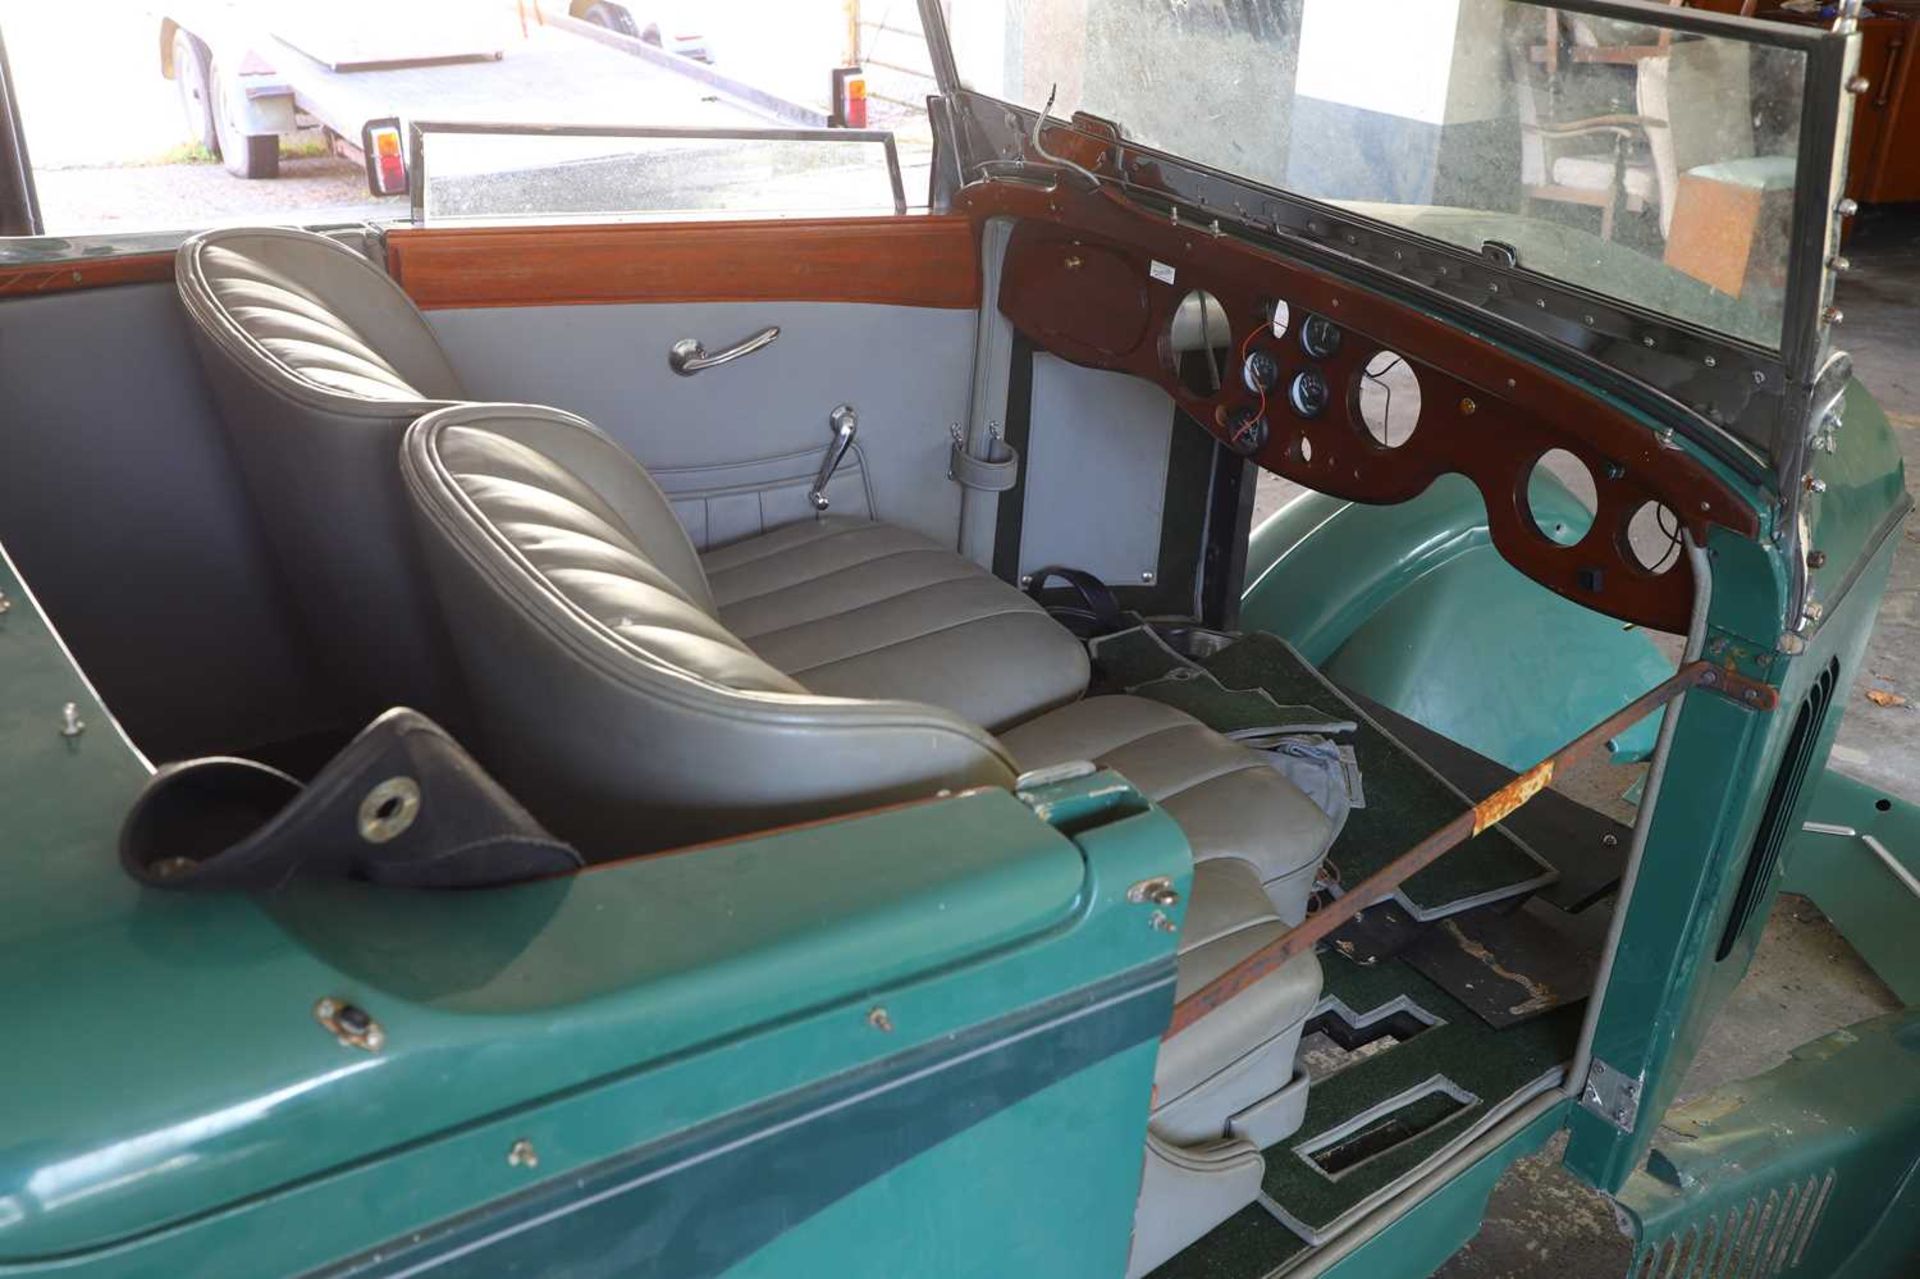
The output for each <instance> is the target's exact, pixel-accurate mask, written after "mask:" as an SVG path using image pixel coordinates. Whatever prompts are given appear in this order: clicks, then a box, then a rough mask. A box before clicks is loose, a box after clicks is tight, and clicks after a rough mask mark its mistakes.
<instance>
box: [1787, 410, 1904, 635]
mask: <svg viewBox="0 0 1920 1279" xmlns="http://www.w3.org/2000/svg"><path fill="white" fill-rule="evenodd" d="M1843 407H1844V412H1843V415H1842V418H1843V421H1844V422H1845V425H1844V426H1843V427H1841V429H1840V430H1839V431H1838V432H1836V433H1835V435H1834V440H1835V444H1836V447H1835V449H1834V451H1833V452H1831V453H1824V452H1816V453H1815V454H1814V455H1813V473H1814V476H1815V477H1816V478H1817V479H1818V480H1819V481H1820V482H1821V483H1823V484H1825V485H1826V491H1825V492H1824V493H1809V494H1807V495H1806V502H1807V506H1808V522H1807V523H1808V543H1807V545H1808V546H1809V547H1810V548H1811V549H1813V550H1816V551H1818V552H1819V553H1820V555H1821V557H1822V558H1823V562H1822V563H1821V564H1820V566H1819V567H1818V568H1815V569H1813V570H1812V579H1813V595H1814V599H1815V600H1816V601H1819V602H1821V603H1822V604H1823V605H1825V606H1828V607H1831V605H1832V603H1833V600H1834V597H1835V596H1836V595H1837V594H1839V593H1841V592H1842V591H1844V590H1846V589H1847V588H1848V585H1849V583H1850V582H1851V580H1852V579H1853V578H1854V576H1855V575H1857V574H1858V573H1859V572H1861V571H1862V570H1863V569H1864V568H1865V566H1866V562H1867V561H1868V560H1870V559H1871V558H1872V556H1873V554H1874V552H1875V551H1876V550H1878V546H1877V545H1876V542H1877V539H1879V538H1881V537H1884V536H1886V534H1887V528H1888V522H1889V521H1890V520H1897V519H1899V518H1900V516H1901V515H1902V514H1904V513H1905V512H1906V511H1907V510H1908V509H1910V507H1911V505H1912V501H1911V499H1910V498H1909V497H1908V496H1907V491H1906V468H1905V463H1904V461H1903V460H1902V457H1901V453H1900V441H1899V440H1898V439H1896V438H1895V436H1894V433H1893V424H1892V423H1890V422H1889V421H1888V420H1887V415H1886V413H1885V411H1884V410H1882V409H1881V407H1880V405H1879V404H1878V403H1877V402H1876V401H1875V400H1874V398H1873V396H1871V395H1869V394H1868V393H1867V390H1866V388H1865V387H1863V386H1862V385H1861V384H1860V382H1859V381H1858V380H1857V379H1856V380H1855V381H1853V382H1850V383H1848V385H1847V394H1846V400H1845V402H1844V406H1843ZM1896 536H1897V533H1896Z"/></svg>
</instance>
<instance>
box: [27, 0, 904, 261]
mask: <svg viewBox="0 0 1920 1279" xmlns="http://www.w3.org/2000/svg"><path fill="white" fill-rule="evenodd" d="M0 31H4V33H5V36H6V41H7V51H8V56H9V58H10V60H11V63H12V68H13V74H14V80H15V87H16V89H17V92H18V97H19V101H20V109H21V115H22V120H23V123H24V126H25V132H26V137H27V144H28V149H29V152H30V156H31V159H32V161H33V166H34V177H35V184H36V186H37V189H38V194H39V200H40V208H41V215H42V221H43V224H44V225H45V227H46V230H47V232H48V233H49V234H51V235H84V234H93V233H112V232H139V231H166V230H174V231H178V230H191V229H195V228H198V227H204V226H210V225H216V224H220V223H234V222H262V221H268V222H271V221H280V222H290V223H315V222H330V221H358V220H363V219H369V220H379V221H385V220H396V219H404V218H406V217H407V216H408V214H409V203H410V201H409V197H408V196H406V195H396V196H378V195H375V194H373V193H372V192H371V191H370V190H369V187H368V183H367V180H366V174H365V168H364V165H363V162H362V160H361V157H360V156H359V154H358V146H359V143H360V141H361V136H362V134H361V130H362V126H363V125H365V124H366V123H367V122H368V121H370V120H378V119H382V118H398V119H400V120H402V121H406V122H412V121H450V122H460V123H488V124H540V125H589V124H590V125H596V126H614V127H617V128H633V127H681V128H685V127H699V128H713V127H724V128H734V129H738V128H752V129H767V128H805V129H824V128H827V127H829V125H830V124H831V123H838V121H835V120H833V119H832V118H831V117H833V116H834V113H835V107H836V103H835V101H834V100H833V99H834V81H833V72H834V71H835V70H836V69H838V68H843V67H847V66H859V67H861V68H862V69H863V72H864V83H865V85H866V89H867V93H866V96H865V97H864V99H862V100H861V101H862V103H863V110H864V114H865V117H866V118H865V120H864V121H861V120H859V119H857V118H855V117H852V116H849V117H848V119H847V123H851V124H855V125H862V126H864V127H866V128H870V129H875V130H885V131H890V132H893V133H895V134H896V136H897V138H898V141H899V150H900V156H901V161H902V166H903V169H904V172H905V176H906V182H907V188H906V189H907V201H908V204H909V205H910V206H917V205H924V204H925V202H926V196H927V180H928V172H929V157H930V154H931V135H930V133H929V130H928V126H927V120H926V108H925V100H926V95H927V94H928V93H929V92H931V91H932V88H933V81H932V78H931V65H930V60H929V58H928V56H927V52H926V45H925V40H924V38H923V37H922V36H921V34H920V31H919V20H918V15H917V10H916V8H915V6H914V4H913V3H912V0H900V2H899V3H897V4H886V5H874V4H872V3H866V4H857V3H856V4H851V5H850V4H849V3H848V2H847V0H669V2H667V3H650V2H648V0H630V2H626V3H615V2H611V0H591V2H587V0H192V3H189V4H182V5H176V6H173V7H168V6H162V5H145V4H135V3H130V2H128V0H109V2H108V3H106V4H68V3H50V2H49V0H0ZM496 141H498V142H500V143H501V145H502V146H503V148H505V149H504V150H503V151H502V152H501V154H500V155H498V156H497V157H495V158H493V159H491V160H489V159H487V158H485V157H483V156H480V155H478V154H476V151H475V146H473V145H470V146H467V147H464V148H463V149H462V152H461V154H460V155H459V156H458V157H457V161H458V167H459V168H460V169H461V170H463V171H464V172H465V173H466V174H467V175H468V176H469V177H472V176H475V175H477V174H479V173H480V172H482V171H487V172H490V173H492V174H494V175H496V177H497V176H498V175H501V174H506V173H510V172H512V171H513V170H514V168H515V166H516V165H522V167H523V168H524V169H525V172H526V174H527V175H528V176H529V180H530V181H532V180H533V175H534V174H536V173H537V175H538V181H537V183H536V184H535V186H536V189H533V190H528V191H525V192H523V193H521V195H520V196H519V197H518V198H517V200H506V199H503V198H501V196H502V193H501V189H500V188H501V186H502V182H501V181H499V180H496V181H494V182H493V183H492V188H493V191H492V195H491V197H490V198H491V199H492V200H493V202H494V204H495V207H496V208H498V209H499V211H500V212H501V213H503V214H504V213H506V212H508V211H509V210H513V211H517V212H521V213H524V214H526V215H529V216H531V215H535V214H543V213H556V214H566V213H569V212H575V211H579V210H580V209H582V208H583V207H585V206H586V205H587V204H596V205H597V207H600V208H607V209H611V208H613V207H614V206H616V205H619V204H620V203H621V202H620V201H611V202H609V201H608V200H606V199H604V198H602V199H599V200H598V201H592V200H589V199H588V198H587V197H586V196H584V195H582V196H574V195H570V194H568V193H566V192H564V191H561V190H560V189H559V188H560V184H562V183H564V182H566V181H570V180H574V179H579V180H581V181H588V182H593V181H597V182H600V183H601V186H602V194H603V196H604V187H605V185H606V182H607V181H608V177H607V173H606V172H605V170H606V169H607V167H608V166H606V165H601V166H599V168H598V171H596V167H595V166H594V165H592V164H579V165H574V166H572V167H567V166H565V165H561V166H559V167H555V166H554V165H553V164H552V163H550V162H551V161H552V160H553V159H554V157H555V154H556V153H554V152H551V151H550V152H549V153H548V154H547V156H546V157H544V158H539V159H536V160H535V161H534V162H533V163H532V164H531V165H530V166H525V165H523V164H522V162H523V161H525V159H526V154H527V153H526V152H525V151H524V150H515V149H513V148H512V147H507V146H506V141H505V140H504V139H496ZM476 145H477V144H476ZM776 149H777V148H776V147H775V145H774V144H771V143H769V144H765V145H763V146H761V147H759V148H757V149H756V150H755V151H754V154H753V158H752V160H751V163H753V164H757V165H758V166H759V167H758V170H757V173H758V177H759V179H760V180H762V181H763V187H762V189H761V191H760V192H759V195H760V196H761V197H762V198H760V199H759V200H758V201H757V202H754V201H749V200H747V198H746V195H745V192H744V190H743V189H742V184H740V183H736V184H735V189H733V190H731V191H729V192H726V193H722V194H719V195H716V194H715V192H714V191H713V190H708V191H706V192H705V193H704V194H703V195H701V198H698V199H694V198H691V195H692V194H698V193H690V196H689V198H688V199H685V200H682V201H680V202H678V203H675V202H671V201H666V202H663V201H661V200H659V199H658V198H657V188H650V189H647V194H646V197H645V199H644V200H641V201H639V202H637V203H636V202H634V201H628V202H626V203H627V205H628V207H644V208H652V209H659V210H668V211H678V212H687V213H697V212H706V211H709V210H713V209H718V210H741V211H747V210H749V209H750V211H753V212H759V213H789V212H792V213H838V212H843V211H848V210H851V209H853V208H855V207H857V208H858V210H859V211H860V212H871V211H873V210H874V209H875V208H876V207H878V208H880V209H884V210H886V211H891V210H892V208H893V201H892V196H891V191H890V188H889V187H887V186H886V185H885V184H884V183H883V184H882V187H881V192H882V196H883V198H882V199H881V200H879V201H878V202H877V204H876V201H875V200H874V198H873V196H872V193H871V190H870V187H871V183H870V182H868V181H867V179H868V178H869V177H870V173H869V170H870V169H871V168H872V167H873V166H874V165H875V163H876V154H877V151H878V148H871V147H869V148H851V147H850V148H847V149H846V150H845V151H841V150H839V149H835V148H827V147H820V146H808V145H806V144H797V151H796V154H795V155H794V156H793V157H791V158H786V157H780V156H777V155H775V154H773V152H774V151H775V150H776ZM675 150H678V151H680V152H682V153H683V154H684V155H686V156H687V157H688V158H689V159H691V158H692V153H691V149H690V148H685V147H681V148H674V147H661V148H657V149H656V151H657V152H658V153H660V154H661V155H663V156H664V154H665V153H667V152H672V151H675ZM634 152H635V149H634V148H632V147H628V148H627V149H626V154H628V155H629V156H632V155H633V154H634ZM748 152H749V149H747V148H736V149H735V150H734V151H733V152H731V153H729V155H728V156H727V157H725V159H724V163H725V164H726V165H727V166H729V167H730V169H731V171H732V172H733V173H734V174H735V175H736V176H738V175H740V174H742V173H744V172H746V171H747V168H746V166H747V165H748V164H749V159H748ZM612 154H613V153H603V155H602V157H601V158H602V159H606V158H608V157H609V156H611V155H612ZM828 156H830V157H831V159H830V160H829V159H825V158H823V157H828ZM442 158H444V159H446V160H447V163H448V164H453V163H454V159H455V158H452V157H442ZM573 158H575V159H578V158H581V157H578V156H576V157H573ZM716 158H717V157H716ZM847 165H853V166H858V167H859V170H860V172H859V175H858V176H859V177H860V178H861V180H862V187H861V194H859V195H858V197H857V198H856V197H854V196H851V195H849V194H848V193H847V192H846V191H844V190H841V189H840V188H838V187H835V188H834V189H833V190H832V191H830V192H828V194H826V195H822V194H821V189H820V185H819V183H807V182H803V181H801V180H800V178H799V176H798V175H803V174H807V173H813V174H815V175H816V176H817V175H819V174H821V173H822V172H824V171H825V170H826V169H828V168H831V167H835V166H847ZM230 170H232V172H230ZM680 172H681V173H682V175H683V176H684V174H685V172H686V169H685V166H684V165H683V166H681V170H680ZM708 185H709V186H710V187H711V186H715V185H724V184H708ZM468 195H469V196H470V197H471V196H474V191H473V190H472V189H471V187H470V189H469V191H468ZM786 196H792V197H794V198H796V199H798V200H799V203H797V204H794V205H783V204H782V203H781V198H782V197H786Z"/></svg>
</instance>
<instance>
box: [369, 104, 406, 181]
mask: <svg viewBox="0 0 1920 1279" xmlns="http://www.w3.org/2000/svg"><path fill="white" fill-rule="evenodd" d="M360 149H361V151H362V152H364V153H365V156H366V162H367V189H368V190H370V191H372V192H373V193H374V194H375V195H405V194H406V193H407V153H406V148H405V144H404V142H403V140H402V138H401V135H400V121H399V120H397V119H393V118H391V117H389V118H388V119H385V120H369V121H367V122H366V124H365V125H363V126H362V127H361V130H360Z"/></svg>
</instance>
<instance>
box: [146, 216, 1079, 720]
mask: <svg viewBox="0 0 1920 1279" xmlns="http://www.w3.org/2000/svg"><path fill="white" fill-rule="evenodd" d="M176 278H177V280H178V284H179V290H180V296H181V300H182V302H183V304H184V305H185V307H186V311H187V314H188V316H189V317H190V318H191V319H192V320H193V329H194V333H195V338H196V343H197V345H198V347H199V349H200V352H201V355H202V360H203V363H204V364H205V366H206V368H207V371H208V374H209V376H210V379H211V381H212V384H213V389H214V392H215V396H216V399H217V401H218V404H219V407H220V411H221V417H222V419H223V420H224V422H225V425H226V427H227V430H228V434H229V436H230V438H231V439H232V441H233V446H234V450H235V453H236V454H237V456H238V459H239V462H240V465H241V468H242V471H243V473H244V474H245V476H246V480H247V484H248V487H249V489H250V490H251V491H252V493H253V495H254V498H255V502H256V506H257V508H258V510H259V513H260V517H261V519H262V521H263V522H264V524H265V526H266V532H267V535H268V538H269V541H270V542H271V543H272V545H273V548H274V550H275V552H276V558H277V559H278V561H279V564H280V567H281V571H282V574H283V576H284V577H285V578H286V579H287V580H288V581H289V583H290V584H291V586H292V587H293V591H292V596H293V602H294V606H295V608H296V609H297V610H298V613H299V615H300V618H301V621H302V623H303V626H304V629H305V631H306V633H307V636H308V638H309V640H310V642H311V645H312V647H313V648H314V650H315V652H316V655H317V656H318V657H319V658H320V659H321V660H322V661H323V662H324V663H325V664H326V665H327V666H328V667H329V668H330V670H331V673H332V675H333V677H334V680H335V682H336V684H337V685H338V686H339V687H340V689H341V691H342V692H343V693H344V694H345V695H346V696H347V697H348V698H349V699H351V700H352V701H353V702H354V703H355V704H354V705H350V706H343V707H342V713H343V714H345V715H347V716H349V717H352V716H354V715H357V714H364V713H371V712H372V711H376V710H383V709H385V708H386V707H387V706H389V705H392V704H395V703H406V704H409V705H413V706H417V707H420V708H422V709H425V710H428V711H431V712H433V713H436V714H441V715H447V716H451V717H453V718H455V719H459V718H461V715H460V708H461V706H462V699H461V696H460V694H459V691H458V689H457V688H455V687H454V686H453V685H452V684H450V682H449V681H448V679H447V670H448V667H449V665H450V664H449V663H448V662H447V660H446V657H445V655H446V651H447V650H446V647H445V640H444V637H443V635H442V634H441V631H440V627H439V624H438V623H437V621H436V620H435V619H434V617H433V615H432V612H431V610H430V609H428V608H426V607H425V603H424V601H425V598H426V592H425V591H424V590H423V589H422V583H421V580H420V576H419V572H418V569H417V566H416V561H415V556H414V553H413V550H412V544H411V539H410V536H409V535H408V534H407V531H406V528H405V515H404V503H403V501H402V500H401V498H400V494H399V488H398V485H397V483H396V480H395V477H394V471H393V457H394V454H395V452H396V451H397V450H398V448H399V446H400V437H401V434H402V433H403V432H404V431H405V430H406V428H407V426H408V424H409V423H411V422H412V421H413V420H414V419H415V418H417V417H419V416H420V415H421V414H422V413H425V412H427V411H428V410H430V409H433V408H436V407H440V406H442V405H445V404H447V403H450V402H456V401H460V400H463V399H465V398H467V397H466V394H465V392H464V390H463V389H462V387H461V385H460V379H459V377H458V375H457V374H456V372H455V370H454V369H453V366H452V364H451V362H450V361H449V360H448V359H447V357H446V354H445V352H444V351H443V350H442V349H441V347H440V344H439V342H438V340H437V339H436V338H435V336H434V333H433V330H432V328H431V327H430V326H429V325H428V324H427V322H426V320H425V318H424V317H423V316H422V315H421V314H420V312H419V310H418V309H417V308H416V307H415V306H414V305H413V302H412V300H411V299H409V298H408V297H407V295H406V294H405V293H404V292H403V291H402V290H401V289H400V287H399V286H398V285H397V284H395V283H394V281H393V280H392V279H390V278H389V277H388V276H387V275H386V273H385V272H383V271H381V270H380V269H379V268H378V267H376V266H375V265H374V264H373V263H372V262H370V261H368V260H367V259H366V258H365V257H363V256H362V255H361V254H359V253H357V252H355V251H354V250H353V249H351V248H349V247H347V246H346V245H345V244H342V243H340V242H339V241H337V240H333V239H330V238H328V237H326V236H322V235H316V234H313V233H311V232H307V231H298V230H292V229H284V228H232V229H226V230H216V231H208V232H205V233H203V234H201V235H198V236H195V237H194V238H192V239H190V240H188V241H187V242H186V243H185V244H183V245H182V246H181V248H180V252H179V255H178V259H177V267H176ZM705 572H706V574H707V577H708V580H710V581H711V584H712V590H713V592H714V594H715V597H716V599H717V602H718V604H719V607H720V610H721V613H720V615H721V617H722V618H724V619H725V620H726V622H727V624H728V625H729V626H732V627H734V628H735V629H737V630H738V631H739V632H740V633H741V634H742V635H743V636H748V637H751V638H753V639H754V640H755V647H756V648H757V649H758V650H759V652H760V653H761V654H762V655H763V656H764V657H765V659H766V660H767V662H768V663H770V664H771V665H772V666H774V667H775V668H777V669H779V670H783V671H787V672H788V673H791V674H796V675H805V676H806V678H807V680H808V682H809V684H810V685H811V686H813V687H815V688H817V689H819V690H820V691H823V692H832V693H836V694H842V695H845V696H850V697H869V698H883V699H884V698H892V697H899V696H903V695H906V694H907V693H909V692H910V693H911V694H912V695H913V696H914V697H915V698H916V700H919V701H923V702H932V703H935V704H938V705H942V706H945V707H947V708H948V709H950V710H954V711H957V712H959V713H960V714H962V715H964V716H966V717H967V718H968V719H969V720H972V721H975V722H977V723H981V724H986V725H988V726H990V727H999V726H1001V725H1005V724H1010V723H1013V722H1016V721H1018V720H1020V719H1023V718H1026V717H1027V716H1030V715H1033V714H1036V713H1038V712H1040V711H1043V710H1045V709H1047V708H1049V707H1052V706H1057V705H1060V704H1062V703H1064V702H1068V701H1071V700H1072V699H1074V698H1076V697H1078V696H1079V695H1080V694H1081V693H1082V692H1083V691H1084V690H1085V688H1086V684H1087V674H1088V670H1087V661H1086V654H1085V652H1084V650H1083V649H1082V647H1081V645H1080V643H1079V641H1078V640H1076V639H1075V638H1074V637H1073V636H1072V635H1070V634H1069V633H1067V631H1066V630H1064V629H1063V628H1062V627H1060V626H1058V625H1057V624H1055V623H1054V622H1053V620H1052V619H1051V618H1049V617H1048V616H1047V615H1046V613H1045V611H1044V610H1042V609H1040V608H1039V607H1038V606H1037V605H1035V604H1034V603H1033V602H1032V601H1031V600H1029V599H1027V598H1026V597H1025V596H1024V595H1022V594H1021V593H1020V592H1019V591H1017V590H1015V589H1014V588H1012V587H1011V586H1008V585H1007V584H1005V583H1004V582H1001V581H999V580H998V579H996V578H994V577H993V576H992V575H991V574H988V573H987V572H985V571H984V570H982V569H980V568H979V567H977V566H976V565H974V564H972V563H971V562H970V561H968V560H966V559H963V558H962V557H960V556H959V555H956V554H954V553H952V552H951V551H948V550H944V549H942V548H941V547H938V546H936V545H934V544H933V543H932V542H929V541H927V540H926V539H925V538H923V537H920V536H919V535H918V534H915V533H911V532H908V531H907V530H905V529H899V528H894V527H891V526H888V525H885V524H878V523H870V522H866V521H847V520H832V521H827V522H824V523H821V524H812V523H809V524H806V525H802V526H792V527H789V528H787V529H779V530H775V531H774V532H772V533H768V534H765V535H762V536H758V537H753V538H749V539H747V540H745V541H742V542H738V543H735V544H733V545H730V546H724V547H721V548H718V549H716V550H713V551H710V552H709V554H708V556H707V560H706V566H705ZM704 602H711V601H704Z"/></svg>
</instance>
